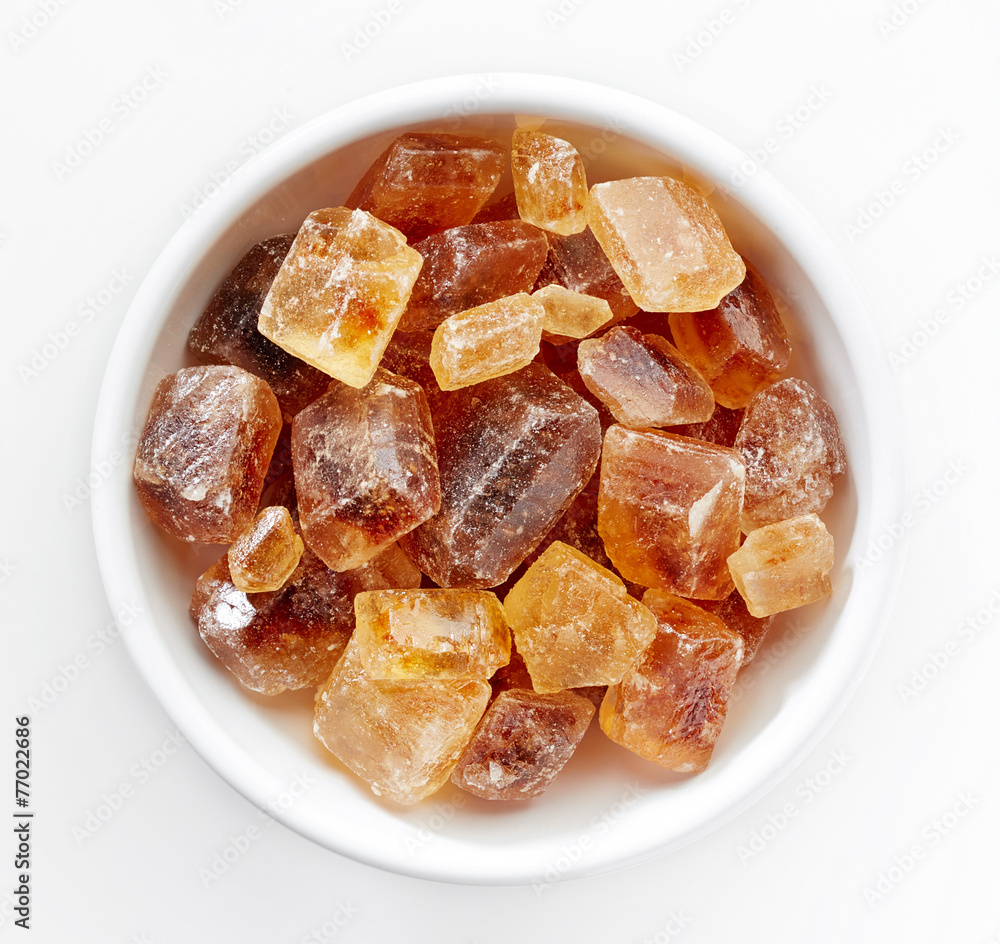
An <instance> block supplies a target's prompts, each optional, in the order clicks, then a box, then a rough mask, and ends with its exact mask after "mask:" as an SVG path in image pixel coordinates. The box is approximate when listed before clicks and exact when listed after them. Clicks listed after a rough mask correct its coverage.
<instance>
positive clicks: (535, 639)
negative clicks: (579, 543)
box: [503, 541, 656, 693]
mask: <svg viewBox="0 0 1000 944" xmlns="http://www.w3.org/2000/svg"><path fill="white" fill-rule="evenodd" d="M503 605H504V610H505V612H506V613H507V621H508V623H510V628H511V631H512V632H513V633H514V641H515V643H516V645H517V651H518V652H519V653H520V654H521V656H522V657H523V659H524V661H525V664H526V665H527V667H528V672H529V673H530V675H531V682H532V686H533V687H534V689H535V691H536V692H540V693H546V692H559V691H562V690H564V689H567V688H579V687H582V686H585V685H610V684H613V683H614V682H617V681H619V680H620V679H621V677H622V676H623V675H624V674H625V671H626V670H627V669H628V667H629V666H630V665H632V664H633V663H634V662H635V660H636V659H637V658H638V657H639V654H640V653H641V652H642V650H643V649H644V648H645V647H646V645H648V643H649V642H650V640H651V639H652V638H653V635H654V634H655V632H656V621H655V620H654V619H653V617H652V615H651V614H650V612H649V611H648V610H647V609H646V607H644V606H643V605H642V604H641V603H639V601H638V600H635V599H633V598H632V597H630V596H629V594H628V591H627V590H626V589H625V584H624V583H622V581H621V580H619V579H618V577H616V576H615V575H614V574H613V573H611V572H610V571H609V570H607V569H606V568H604V567H601V566H600V565H598V564H595V563H594V562H593V561H592V560H590V558H588V557H586V556H585V555H584V554H581V553H580V552H579V551H578V550H576V549H575V548H572V547H570V546H569V545H568V544H563V543H562V542H560V541H556V542H554V543H553V544H551V545H550V546H549V547H548V549H547V550H546V551H545V552H544V553H543V554H542V555H541V556H540V557H539V558H538V560H536V561H535V563H534V564H532V565H531V567H529V568H528V571H527V573H526V574H525V575H524V576H523V577H522V578H521V579H520V580H519V581H518V582H517V583H516V584H515V585H514V588H513V589H512V590H511V591H510V593H508V594H507V596H506V598H505V599H504V604H503Z"/></svg>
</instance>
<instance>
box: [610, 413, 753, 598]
mask: <svg viewBox="0 0 1000 944" xmlns="http://www.w3.org/2000/svg"><path fill="white" fill-rule="evenodd" d="M745 474H746V473H745V470H744V467H743V460H742V459H741V458H740V456H739V453H737V452H736V451H734V450H732V449H726V448H724V447H722V446H716V445H714V444H712V443H706V442H700V441H698V440H695V439H687V438H686V437H684V436H675V435H673V434H672V433H666V432H662V431H660V430H655V429H644V430H634V429H627V428H626V427H624V426H612V427H611V428H610V429H609V430H608V431H607V433H605V435H604V452H603V454H602V459H601V488H600V494H599V497H598V511H597V526H598V529H599V530H600V533H601V537H602V538H603V539H604V546H605V548H606V549H607V552H608V556H609V557H610V558H611V560H612V561H613V562H614V564H615V567H617V568H618V570H619V572H620V573H621V574H622V576H623V577H625V579H626V580H631V581H633V582H635V583H637V584H640V585H642V586H644V587H659V588H660V589H663V590H669V591H671V592H672V593H676V594H678V595H683V596H686V597H694V598H695V599H701V600H721V599H723V598H725V597H726V596H728V595H729V593H730V592H731V591H732V589H733V582H732V578H731V577H730V575H729V568H728V567H727V566H726V560H727V558H728V557H729V555H730V554H732V553H733V551H735V550H736V549H737V548H738V547H739V543H740V524H739V523H740V511H741V509H742V507H743V482H744V477H745Z"/></svg>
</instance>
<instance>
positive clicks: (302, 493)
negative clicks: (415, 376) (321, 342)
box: [292, 368, 441, 570]
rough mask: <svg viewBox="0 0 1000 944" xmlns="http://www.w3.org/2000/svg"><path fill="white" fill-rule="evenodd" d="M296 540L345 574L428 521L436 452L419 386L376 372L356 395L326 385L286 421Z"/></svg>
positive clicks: (435, 485)
mask: <svg viewBox="0 0 1000 944" xmlns="http://www.w3.org/2000/svg"><path fill="white" fill-rule="evenodd" d="M292 467H293V470H294V475H295V490H296V493H297V495H298V502H299V514H300V516H301V519H302V536H303V538H304V539H305V542H306V544H307V545H309V547H311V548H312V549H313V551H315V552H316V554H318V555H319V557H320V558H321V559H322V560H323V561H324V563H326V565H327V566H328V567H331V568H333V569H334V570H351V569H353V568H355V567H358V566H360V565H361V564H363V563H364V562H365V561H366V560H368V559H370V558H372V557H374V556H375V555H376V554H377V553H378V552H379V551H381V550H382V549H384V548H385V547H387V546H388V545H390V544H392V543H393V542H394V541H395V540H397V539H398V538H399V537H400V536H401V535H403V534H405V533H406V532H408V531H411V530H412V529H413V528H415V527H416V526H417V525H419V524H420V523H421V522H424V521H426V520H427V519H428V518H430V517H431V515H433V514H434V513H435V512H436V511H437V509H438V506H439V504H440V501H441V492H440V486H439V481H438V468H437V453H436V449H435V446H434V430H433V427H432V425H431V416H430V410H429V409H428V407H427V399H426V397H425V396H424V392H423V390H421V389H420V386H419V385H418V384H416V383H415V382H414V381H412V380H407V379H406V378H405V377H399V376H397V375H396V374H392V373H390V372H389V371H387V370H383V369H382V368H379V369H378V371H376V374H375V377H374V378H373V379H372V381H371V383H370V384H369V385H368V386H367V387H365V388H364V389H362V390H355V389H354V388H353V387H348V386H347V385H346V384H340V383H333V384H331V385H330V389H329V390H328V391H327V393H325V394H324V395H323V396H322V397H320V398H319V399H318V400H315V401H314V402H313V403H312V404H310V405H309V406H308V407H306V408H305V409H304V410H303V411H302V412H301V413H299V414H298V416H296V417H295V420H294V422H293V423H292Z"/></svg>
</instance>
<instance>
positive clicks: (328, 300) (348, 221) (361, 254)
mask: <svg viewBox="0 0 1000 944" xmlns="http://www.w3.org/2000/svg"><path fill="white" fill-rule="evenodd" d="M421 265H423V259H422V258H421V256H420V253H419V252H417V251H416V250H415V249H411V248H410V247H409V246H407V245H406V240H405V238H404V237H403V234H402V233H400V232H399V230H397V229H393V228H392V227H391V226H389V225H388V224H387V223H384V222H382V221H381V220H379V219H376V218H375V217H374V216H372V215H371V214H370V213H365V212H364V211H363V210H354V211H351V210H348V209H345V208H344V207H333V208H331V209H325V210H316V211H315V212H314V213H310V214H309V216H308V217H307V218H306V221H305V222H304V223H303V224H302V227H301V228H300V229H299V232H298V235H297V236H296V237H295V242H294V243H292V248H291V250H290V251H289V253H288V256H287V257H286V259H285V261H284V263H283V264H282V266H281V269H280V270H279V271H278V274H277V276H275V279H274V282H273V284H272V285H271V290H270V291H269V292H268V293H267V297H266V298H265V299H264V303H263V305H262V306H261V312H260V319H259V321H258V325H257V327H258V328H259V330H260V331H261V333H262V334H264V335H266V336H267V337H269V338H270V339H271V340H272V341H274V343H275V344H277V345H279V346H280V347H282V348H284V349H285V350H286V351H288V352H289V353H290V354H293V355H295V357H298V358H301V359H302V360H304V361H306V363H308V364H312V365H313V366H314V367H317V368H319V369H320V370H321V371H323V372H325V373H327V374H329V375H330V376H331V377H336V378H337V379H338V380H342V381H343V382H344V383H346V384H350V385H351V386H352V387H363V386H364V385H365V384H366V383H368V381H369V380H371V378H372V374H374V373H375V368H376V367H377V366H378V362H379V358H381V357H382V352H383V351H384V350H385V346H386V344H388V343H389V338H390V337H391V335H392V332H393V331H394V330H395V328H396V325H397V324H398V323H399V319H400V317H401V316H402V314H403V309H404V308H405V307H406V303H407V301H408V300H409V298H410V292H411V290H412V289H413V284H414V282H416V280H417V276H418V275H419V273H420V267H421Z"/></svg>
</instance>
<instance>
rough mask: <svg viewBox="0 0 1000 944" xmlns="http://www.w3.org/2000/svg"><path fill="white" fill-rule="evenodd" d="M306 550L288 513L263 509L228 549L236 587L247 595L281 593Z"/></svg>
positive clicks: (284, 509)
mask: <svg viewBox="0 0 1000 944" xmlns="http://www.w3.org/2000/svg"><path fill="white" fill-rule="evenodd" d="M303 548H304V545H303V543H302V538H300V537H299V536H298V535H297V534H296V533H295V526H294V524H293V523H292V516H291V515H290V514H289V513H288V509H287V508H283V507H281V506H277V505H272V506H271V507H268V508H264V509H263V510H262V511H260V512H259V513H258V515H257V517H256V518H254V520H253V521H252V522H251V524H250V527H249V528H247V529H246V531H244V532H243V533H242V534H241V535H240V536H239V537H238V538H237V539H236V540H235V541H233V543H232V544H231V545H230V547H229V552H228V559H229V573H230V576H231V577H232V581H233V584H235V586H236V587H237V588H238V589H240V590H243V591H244V592H246V593H261V592H263V591H267V590H280V589H281V587H282V586H283V585H284V583H285V581H286V580H287V579H288V578H289V577H290V576H291V575H292V573H293V571H294V570H295V568H296V567H297V566H298V563H299V558H300V557H302V551H303Z"/></svg>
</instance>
